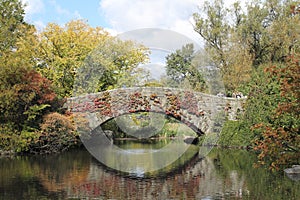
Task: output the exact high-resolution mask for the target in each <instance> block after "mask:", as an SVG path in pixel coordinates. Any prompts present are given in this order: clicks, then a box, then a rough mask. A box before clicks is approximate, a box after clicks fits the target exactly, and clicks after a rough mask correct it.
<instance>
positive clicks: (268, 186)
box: [0, 140, 300, 200]
mask: <svg viewBox="0 0 300 200" xmlns="http://www.w3.org/2000/svg"><path fill="white" fill-rule="evenodd" d="M166 142H169V141H166V140H161V141H159V142H154V144H151V143H148V144H147V145H140V144H139V143H138V142H136V141H127V140H124V141H120V142H119V143H118V146H119V147H120V148H123V149H127V150H129V152H130V151H142V150H143V149H144V150H145V149H149V148H152V149H157V148H160V147H161V145H162V144H164V143H166ZM197 148H198V147H197V146H195V145H191V147H190V148H188V149H187V153H185V154H184V155H182V156H181V157H180V159H179V160H177V161H176V162H174V163H172V164H171V165H168V166H167V167H165V168H164V169H162V170H158V171H154V172H150V173H140V174H139V173H137V171H135V172H134V173H124V172H119V171H118V170H114V169H111V168H108V167H106V166H105V165H103V164H101V163H100V162H99V161H97V160H96V159H94V158H93V157H92V156H91V154H90V153H89V152H88V151H87V150H86V149H85V148H78V149H73V150H70V151H67V152H63V153H61V154H55V155H42V156H41V155H39V156H16V157H3V158H0V199H272V200H273V199H295V200H298V199H300V181H298V182H297V181H292V180H290V179H289V178H287V177H286V176H285V175H284V174H283V173H282V172H278V173H271V172H269V171H268V170H266V169H263V168H259V169H256V168H253V167H252V164H253V163H254V162H255V159H256V157H255V154H253V153H252V152H249V151H246V150H237V149H218V148H214V149H213V150H212V151H211V152H210V153H209V154H208V155H207V156H206V157H204V158H201V157H199V156H198V155H197V154H195V152H196V151H197ZM126 152H127V153H128V151H126ZM147 159H149V158H147Z"/></svg>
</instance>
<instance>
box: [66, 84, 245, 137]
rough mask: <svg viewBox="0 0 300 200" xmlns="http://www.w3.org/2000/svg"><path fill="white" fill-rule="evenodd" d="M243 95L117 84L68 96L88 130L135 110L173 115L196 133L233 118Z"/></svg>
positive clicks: (240, 107) (207, 130)
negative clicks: (215, 94)
mask: <svg viewBox="0 0 300 200" xmlns="http://www.w3.org/2000/svg"><path fill="white" fill-rule="evenodd" d="M243 102H245V99H236V98H225V97H219V96H214V95H209V94H204V93H200V92H194V91H185V90H181V89H174V88H163V87H159V88H153V87H138V88H120V89H115V90H108V91H104V92H99V93H93V94H87V95H83V96H78V97H72V98H69V99H68V100H67V102H66V104H65V106H66V107H67V108H68V110H69V111H70V112H72V113H75V114H76V113H77V114H80V115H83V116H84V118H85V119H86V120H87V121H86V123H88V128H89V130H93V129H95V128H97V127H98V126H99V125H101V124H103V123H105V122H106V121H108V120H110V119H112V118H116V117H118V116H121V115H124V114H128V113H135V112H156V113H163V114H166V115H169V116H172V117H174V118H176V119H178V120H179V121H181V122H182V123H184V124H186V125H187V126H189V127H190V128H191V129H193V130H194V131H195V132H196V133H197V135H198V136H200V135H202V134H204V133H208V132H210V131H212V127H213V126H214V125H215V124H216V123H218V120H219V121H220V119H221V118H223V119H225V118H226V119H229V120H236V119H237V116H238V113H240V112H243V106H242V105H243Z"/></svg>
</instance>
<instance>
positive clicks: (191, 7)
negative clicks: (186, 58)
mask: <svg viewBox="0 0 300 200" xmlns="http://www.w3.org/2000/svg"><path fill="white" fill-rule="evenodd" d="M198 4H199V0H184V1H183V0H172V1H171V0H102V1H101V2H100V10H101V12H103V13H104V15H105V17H106V19H107V20H108V22H109V24H110V25H111V26H112V28H113V29H115V30H116V31H117V32H124V31H129V30H134V29H140V28H162V29H170V30H173V31H176V32H179V33H181V34H184V35H186V36H187V37H190V38H192V39H194V40H196V41H198V42H199V41H200V40H201V38H200V36H198V35H197V34H196V33H195V32H194V31H193V26H192V23H191V22H190V19H191V16H192V14H193V13H194V12H196V11H197V5H198Z"/></svg>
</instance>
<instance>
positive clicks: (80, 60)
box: [31, 20, 146, 97]
mask: <svg viewBox="0 0 300 200" xmlns="http://www.w3.org/2000/svg"><path fill="white" fill-rule="evenodd" d="M37 38H38V42H36V49H33V48H32V47H31V49H32V51H35V52H36V54H35V55H34V59H35V60H36V69H37V70H38V71H39V72H41V73H42V74H43V75H44V76H45V77H47V78H48V79H49V80H51V81H52V82H53V85H55V92H56V93H57V94H58V96H59V97H70V96H72V92H73V85H74V81H75V78H76V76H77V73H78V70H79V69H80V68H81V67H82V65H83V64H84V63H89V62H90V61H91V57H93V56H94V55H96V54H97V55H98V56H99V57H97V58H95V59H97V61H96V60H95V59H94V60H93V62H97V63H98V64H97V63H94V64H93V65H94V66H96V65H97V66H99V65H102V67H104V68H106V69H107V70H106V71H105V73H103V74H102V81H103V82H109V81H112V79H120V78H121V76H120V75H117V76H116V77H112V74H113V71H114V70H116V67H117V66H118V67H119V68H122V67H123V68H124V70H123V72H125V71H126V69H125V68H126V66H127V67H128V66H129V65H131V66H133V65H135V66H136V64H137V63H139V62H142V61H143V60H145V59H146V56H145V54H144V52H142V51H141V49H138V48H136V49H133V48H131V47H130V48H129V46H130V45H132V44H133V43H131V44H129V43H128V42H127V43H126V42H121V41H118V40H116V39H115V38H114V37H112V36H110V35H109V34H108V33H107V32H106V31H104V30H103V29H102V28H100V27H96V28H93V27H91V26H89V25H88V24H87V23H86V22H85V21H83V20H75V21H70V22H68V23H67V24H65V25H64V26H60V25H58V24H55V23H50V24H48V25H47V27H46V28H45V29H44V30H43V31H42V32H41V33H40V34H38V35H37ZM126 49H127V50H129V51H128V52H127V50H126ZM95 52H98V53H95ZM90 54H92V55H90ZM89 55H90V56H89ZM86 59H90V60H86ZM134 62H135V63H134ZM99 73H101V72H99ZM108 73H110V75H109V74H108ZM94 75H95V74H94ZM103 84H107V83H103ZM109 84H111V85H113V83H112V82H111V83H109ZM104 88H105V87H104Z"/></svg>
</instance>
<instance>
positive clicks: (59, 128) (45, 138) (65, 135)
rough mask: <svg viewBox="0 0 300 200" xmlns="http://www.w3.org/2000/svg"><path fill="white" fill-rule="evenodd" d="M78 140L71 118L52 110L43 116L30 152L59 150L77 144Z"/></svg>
mask: <svg viewBox="0 0 300 200" xmlns="http://www.w3.org/2000/svg"><path fill="white" fill-rule="evenodd" d="M78 141H79V140H78V134H77V132H76V131H75V127H74V125H73V123H72V121H71V118H70V117H68V116H65V115H62V114H59V113H56V112H54V113H50V114H47V115H45V116H44V118H43V123H42V124H41V131H40V135H39V137H38V139H37V140H36V141H35V143H34V144H33V145H32V147H31V148H30V152H31V153H53V152H61V151H64V150H67V149H69V148H70V147H72V146H74V145H76V144H78Z"/></svg>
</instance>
